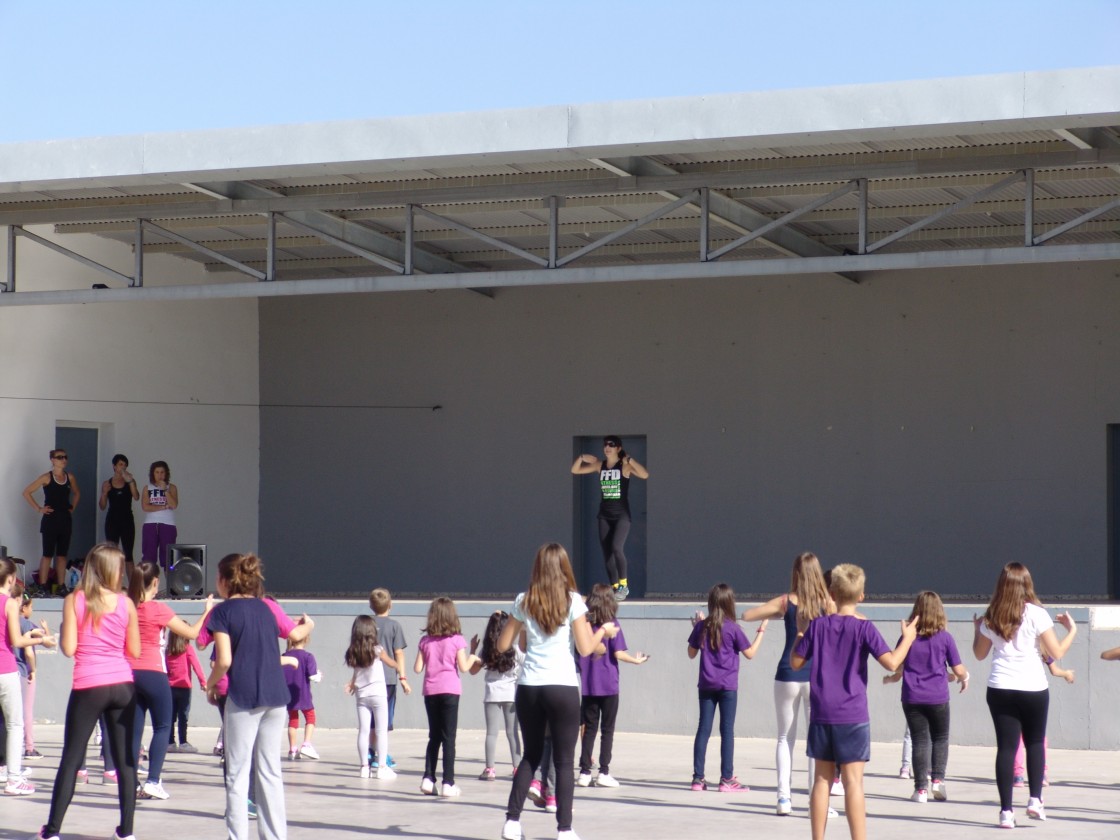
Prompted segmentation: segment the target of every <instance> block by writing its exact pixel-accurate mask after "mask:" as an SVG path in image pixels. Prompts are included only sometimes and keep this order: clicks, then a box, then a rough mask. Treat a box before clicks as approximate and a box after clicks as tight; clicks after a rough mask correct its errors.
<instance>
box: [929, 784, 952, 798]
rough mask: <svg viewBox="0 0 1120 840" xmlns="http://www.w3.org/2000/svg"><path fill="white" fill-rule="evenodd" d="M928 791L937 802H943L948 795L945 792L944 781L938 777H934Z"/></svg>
mask: <svg viewBox="0 0 1120 840" xmlns="http://www.w3.org/2000/svg"><path fill="white" fill-rule="evenodd" d="M929 792H930V793H932V794H933V798H934V799H936V800H937V801H938V802H944V801H945V800H946V799H948V798H949V796H948V795H947V794H946V793H945V783H944V782H943V781H941V780H940V779H934V780H933V781H932V782H931V783H930V786H929Z"/></svg>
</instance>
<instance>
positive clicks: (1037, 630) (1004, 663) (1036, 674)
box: [980, 604, 1054, 691]
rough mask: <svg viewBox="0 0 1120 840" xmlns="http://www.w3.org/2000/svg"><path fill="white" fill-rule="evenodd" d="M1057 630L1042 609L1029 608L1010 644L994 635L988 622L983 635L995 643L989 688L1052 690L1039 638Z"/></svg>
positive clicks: (982, 630) (984, 625) (1029, 605)
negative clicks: (1051, 630) (1054, 629)
mask: <svg viewBox="0 0 1120 840" xmlns="http://www.w3.org/2000/svg"><path fill="white" fill-rule="evenodd" d="M1053 626H1054V619H1052V618H1051V617H1050V614H1049V613H1048V612H1046V610H1044V609H1043V608H1042V607H1040V606H1038V605H1036V604H1026V605H1025V606H1024V609H1023V622H1022V624H1020V625H1019V629H1018V630H1017V631H1016V632H1015V635H1014V636H1012V637H1011V640H1010V641H1007V640H1005V639H1003V638H1001V637H1000V636H999V635H997V634H996V633H995V632H993V631H992V630H991V629H990V628H989V627H988V625H987V623H985V622H981V623H980V632H981V633H982V634H983V635H984V636H986V637H987V638H989V639H991V640H992V672H991V673H990V674H989V675H988V686H989V688H1010V689H1014V690H1016V691H1045V690H1046V689H1047V688H1049V687H1050V684H1049V682H1048V681H1047V679H1046V669H1045V666H1044V665H1043V663H1042V655H1041V653H1040V652H1039V649H1038V637H1039V636H1041V635H1042V634H1043V633H1045V632H1046V631H1047V630H1049V629H1050V628H1051V627H1053Z"/></svg>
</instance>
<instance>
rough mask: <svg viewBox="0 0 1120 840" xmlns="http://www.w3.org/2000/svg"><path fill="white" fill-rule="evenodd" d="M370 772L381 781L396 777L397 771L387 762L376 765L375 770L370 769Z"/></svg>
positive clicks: (389, 780) (388, 780) (391, 779)
mask: <svg viewBox="0 0 1120 840" xmlns="http://www.w3.org/2000/svg"><path fill="white" fill-rule="evenodd" d="M370 772H371V773H373V774H374V775H376V776H377V778H378V779H380V780H381V781H383V782H391V781H393V779H395V778H397V771H396V770H394V769H393V768H392V767H390V766H389V765H387V764H384V765H382V766H381V767H378V768H377V769H376V770H370Z"/></svg>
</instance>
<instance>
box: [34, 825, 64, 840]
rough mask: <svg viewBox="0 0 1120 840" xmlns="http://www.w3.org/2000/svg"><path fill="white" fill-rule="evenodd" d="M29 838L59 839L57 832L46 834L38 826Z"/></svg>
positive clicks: (35, 839)
mask: <svg viewBox="0 0 1120 840" xmlns="http://www.w3.org/2000/svg"><path fill="white" fill-rule="evenodd" d="M29 840H59V836H58V835H57V834H51V835H49V836H48V835H46V834H44V833H43V829H41V828H40V829H39V830H38V831H37V832H35V833H34V834H32V835H31V837H30V838H29Z"/></svg>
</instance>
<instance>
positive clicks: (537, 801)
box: [529, 779, 544, 808]
mask: <svg viewBox="0 0 1120 840" xmlns="http://www.w3.org/2000/svg"><path fill="white" fill-rule="evenodd" d="M529 799H530V800H531V801H532V803H533V804H534V805H536V806H537V807H538V808H543V807H544V794H542V793H541V783H540V782H538V781H537V780H536V779H533V781H531V782H530V783H529Z"/></svg>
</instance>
